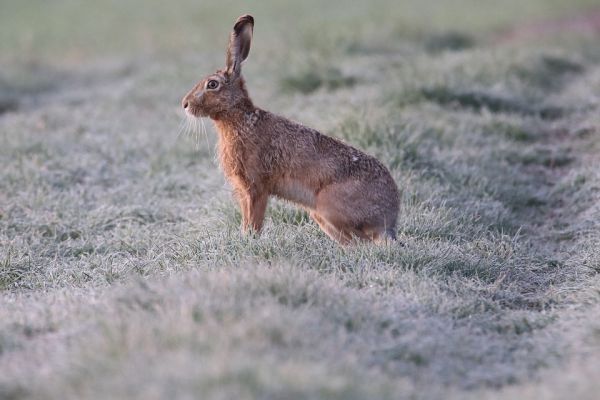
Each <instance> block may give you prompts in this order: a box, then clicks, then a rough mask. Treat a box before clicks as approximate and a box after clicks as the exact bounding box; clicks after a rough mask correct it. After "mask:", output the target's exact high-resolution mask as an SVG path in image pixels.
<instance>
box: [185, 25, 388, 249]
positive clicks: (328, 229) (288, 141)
mask: <svg viewBox="0 0 600 400" xmlns="http://www.w3.org/2000/svg"><path fill="white" fill-rule="evenodd" d="M253 28H254V18H252V16H250V15H243V16H241V17H240V18H238V20H237V21H236V23H235V25H234V26H233V32H232V33H231V36H230V39H229V47H228V48H227V59H226V66H225V69H222V70H219V71H217V72H215V73H214V74H212V75H209V76H207V77H206V78H204V79H203V80H201V81H200V83H198V84H197V85H196V86H194V88H193V89H192V90H191V91H190V92H189V93H188V94H186V95H185V97H184V98H183V100H182V103H181V104H182V106H183V108H184V109H185V111H186V113H188V114H189V115H191V116H193V117H196V118H201V117H210V118H211V119H212V120H213V121H214V124H215V127H216V130H217V132H218V135H219V145H218V147H219V157H220V161H221V166H222V168H223V170H224V172H225V175H226V177H227V179H228V180H229V182H230V183H231V185H232V186H233V189H234V192H235V194H236V196H237V199H238V200H239V204H240V207H241V211H242V230H243V231H244V232H245V231H247V230H248V229H253V230H254V231H255V232H260V229H261V227H262V224H263V220H264V216H265V209H266V207H267V201H268V199H269V196H271V195H273V196H276V197H279V198H281V199H285V200H288V201H291V202H293V203H296V204H298V205H300V206H301V207H303V208H305V209H306V210H307V211H308V212H309V213H310V215H311V217H312V218H313V219H314V220H315V221H316V222H317V224H319V226H320V227H321V229H322V230H323V231H325V233H326V234H327V235H329V236H330V237H331V238H332V239H334V240H336V241H337V242H339V243H341V244H349V243H351V242H352V241H353V240H355V239H362V240H370V241H386V239H395V238H396V232H395V229H396V218H397V216H398V207H399V193H398V187H397V186H396V183H395V182H394V180H393V179H392V177H391V175H390V173H389V171H388V170H387V168H386V167H384V166H383V165H382V164H381V163H380V162H379V161H378V160H377V159H375V158H374V157H371V156H369V155H367V154H365V153H363V152H361V151H360V150H357V149H355V148H354V147H351V146H349V145H347V144H345V143H342V142H341V141H339V140H337V139H334V138H331V137H329V136H325V135H323V134H321V133H319V132H317V131H316V130H314V129H311V128H308V127H306V126H303V125H301V124H299V123H296V122H292V121H290V120H288V119H286V118H283V117H280V116H278V115H275V114H272V113H270V112H268V111H265V110H262V109H260V108H258V107H255V106H254V104H253V103H252V100H250V97H249V95H248V91H247V90H246V83H245V81H244V78H243V77H242V74H241V72H242V62H243V61H244V60H245V59H246V58H247V57H248V53H249V52H250V42H251V41H252V32H253Z"/></svg>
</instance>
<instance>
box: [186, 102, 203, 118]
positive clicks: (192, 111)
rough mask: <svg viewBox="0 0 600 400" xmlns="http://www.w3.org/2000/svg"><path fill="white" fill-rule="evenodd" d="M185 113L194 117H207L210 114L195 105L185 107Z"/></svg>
mask: <svg viewBox="0 0 600 400" xmlns="http://www.w3.org/2000/svg"><path fill="white" fill-rule="evenodd" d="M185 113H186V114H187V115H188V116H190V117H194V118H202V117H207V116H208V114H206V113H203V112H202V110H201V109H200V108H199V107H195V106H194V105H190V106H189V107H187V108H186V109H185Z"/></svg>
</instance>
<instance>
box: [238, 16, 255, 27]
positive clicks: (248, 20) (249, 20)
mask: <svg viewBox="0 0 600 400" xmlns="http://www.w3.org/2000/svg"><path fill="white" fill-rule="evenodd" d="M245 24H250V25H252V26H254V17H253V16H252V15H250V14H246V15H242V16H241V17H239V18H238V19H237V21H235V25H234V29H236V30H237V29H239V28H241V27H242V26H244V25H245Z"/></svg>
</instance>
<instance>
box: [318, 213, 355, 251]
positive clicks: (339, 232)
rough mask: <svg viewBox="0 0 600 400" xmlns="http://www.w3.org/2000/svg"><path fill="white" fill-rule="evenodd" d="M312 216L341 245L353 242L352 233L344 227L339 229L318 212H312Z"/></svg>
mask: <svg viewBox="0 0 600 400" xmlns="http://www.w3.org/2000/svg"><path fill="white" fill-rule="evenodd" d="M310 216H311V217H312V219H314V220H315V221H316V222H317V224H319V227H320V228H321V230H323V232H325V233H326V234H327V236H329V237H330V238H332V239H333V240H335V241H336V242H338V243H339V244H341V245H347V244H350V243H351V242H352V235H351V234H350V233H348V232H347V231H344V230H343V229H339V228H338V227H336V226H335V225H334V224H332V223H331V222H329V221H328V220H326V219H325V218H323V217H322V216H320V215H319V214H317V213H316V212H314V211H313V212H311V213H310Z"/></svg>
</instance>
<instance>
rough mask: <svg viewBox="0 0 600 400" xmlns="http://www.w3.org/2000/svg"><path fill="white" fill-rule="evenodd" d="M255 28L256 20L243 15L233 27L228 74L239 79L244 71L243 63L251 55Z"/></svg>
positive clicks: (230, 39)
mask: <svg viewBox="0 0 600 400" xmlns="http://www.w3.org/2000/svg"><path fill="white" fill-rule="evenodd" d="M253 28H254V18H252V16H251V15H242V16H241V17H239V18H238V19H237V21H236V22H235V25H234V26H233V32H231V36H230V37H229V47H228V48H227V60H226V61H227V74H228V75H229V76H232V77H234V78H235V77H237V76H239V75H240V72H241V71H242V61H244V60H245V59H246V58H247V57H248V53H250V43H251V42H252V30H253Z"/></svg>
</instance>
